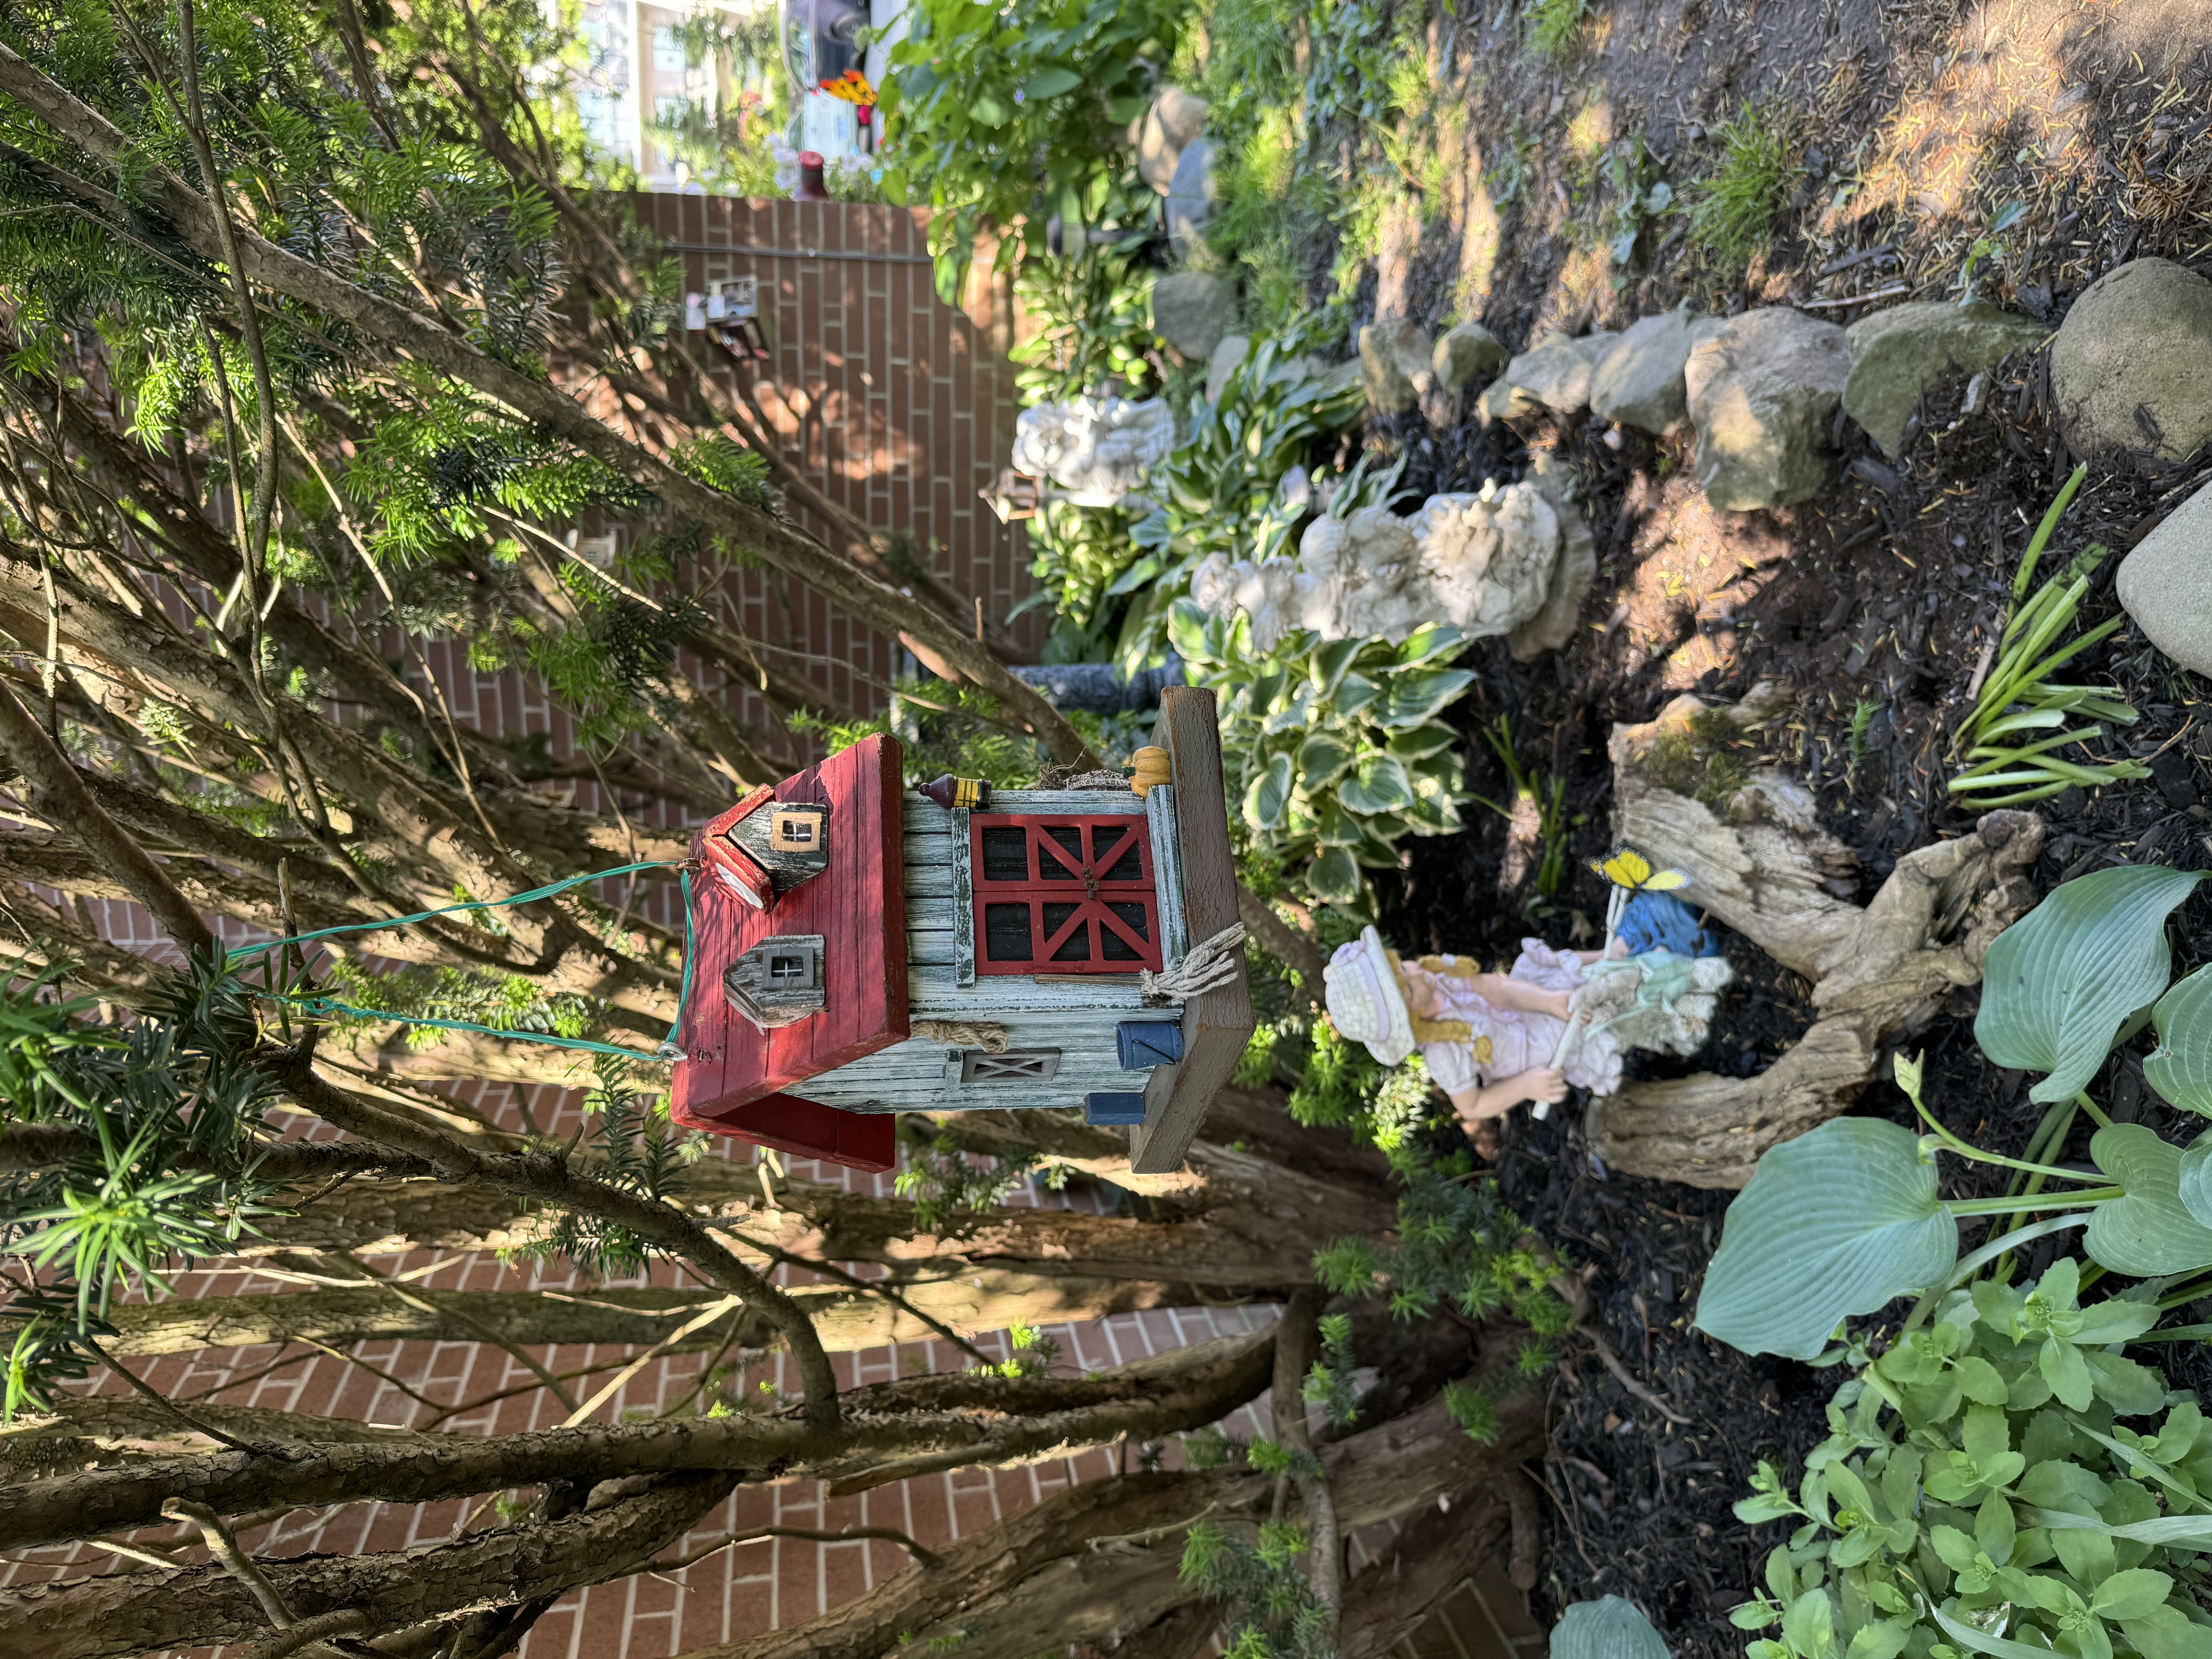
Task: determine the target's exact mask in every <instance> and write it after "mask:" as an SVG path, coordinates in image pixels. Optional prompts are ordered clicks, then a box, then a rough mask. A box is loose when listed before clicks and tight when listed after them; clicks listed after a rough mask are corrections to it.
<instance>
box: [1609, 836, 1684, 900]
mask: <svg viewBox="0 0 2212 1659" xmlns="http://www.w3.org/2000/svg"><path fill="white" fill-rule="evenodd" d="M1590 868H1591V869H1593V870H1595V871H1596V872H1598V874H1600V875H1601V876H1603V877H1604V878H1606V879H1607V881H1609V882H1611V883H1612V884H1613V885H1614V886H1615V887H1620V888H1626V890H1628V891H1630V892H1632V893H1668V892H1672V891H1673V890H1674V889H1675V888H1677V887H1680V886H1683V885H1685V884H1687V882H1688V881H1689V879H1690V878H1689V877H1687V876H1686V875H1684V874H1683V873H1682V872H1680V870H1655V869H1654V868H1652V866H1651V860H1650V859H1648V858H1646V857H1644V854H1641V853H1639V852H1638V851H1637V850H1636V849H1635V848H1633V847H1616V848H1613V851H1612V853H1611V854H1609V855H1607V857H1605V858H1601V859H1592V860H1590Z"/></svg>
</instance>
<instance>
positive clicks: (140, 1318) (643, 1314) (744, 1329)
mask: <svg viewBox="0 0 2212 1659" xmlns="http://www.w3.org/2000/svg"><path fill="white" fill-rule="evenodd" d="M892 1284H893V1288H895V1289H896V1291H897V1292H898V1295H899V1296H900V1297H902V1299H903V1300H904V1301H906V1302H907V1303H908V1304H912V1306H913V1307H915V1309H918V1310H920V1311H921V1313H924V1314H927V1315H928V1316H930V1317H931V1318H933V1319H935V1320H937V1321H939V1322H940V1323H942V1324H945V1325H949V1326H951V1328H953V1329H955V1330H957V1331H960V1332H963V1333H964V1334H977V1333H981V1332H988V1331H1002V1330H1005V1329H1006V1328H1008V1327H1009V1326H1012V1325H1015V1324H1024V1325H1030V1326H1042V1325H1053V1324H1058V1323H1060V1322H1064V1321H1069V1320H1090V1319H1104V1318H1107V1317H1109V1316H1112V1315H1114V1314H1118V1313H1134V1312H1139V1311H1141V1310H1145V1309H1148V1308H1187V1307H1189V1306H1191V1305H1192V1304H1194V1303H1196V1302H1197V1301H1199V1300H1200V1293H1199V1290H1198V1287H1197V1286H1196V1285H1190V1284H1176V1283H1172V1282H1170V1281H1166V1280H1161V1279H1094V1278H1077V1277H1073V1276H1069V1275H1066V1274H1052V1275H1044V1274H1038V1273H1012V1272H1008V1271H1006V1269H1004V1268H999V1267H987V1268H985V1269H983V1270H981V1272H977V1273H960V1274H959V1275H957V1276H956V1277H952V1278H946V1279H925V1280H921V1281H919V1282H914V1283H907V1282H902V1281H892ZM408 1293H409V1295H410V1297H414V1298H415V1299H416V1301H417V1302H422V1303H427V1304H429V1308H428V1310H427V1311H426V1310H424V1309H422V1308H420V1307H416V1306H414V1305H412V1304H410V1303H405V1302H402V1301H400V1300H399V1299H398V1297H395V1296H392V1294H391V1293H390V1292H389V1291H380V1290H377V1289H375V1288H374V1287H367V1288H363V1289H361V1290H352V1289H347V1290H313V1291H295V1292H293V1293H290V1294H288V1295H282V1296H231V1297H203V1298H200V1299H198V1300H197V1301H180V1300H179V1301H168V1302H156V1303H150V1304H147V1303H133V1304H126V1305H123V1306H119V1307H117V1308H115V1309H114V1310H112V1312H111V1314H110V1316H109V1322H110V1323H111V1324H112V1325H113V1326H114V1327H115V1328H116V1333H117V1334H116V1335H115V1336H114V1337H112V1338H111V1339H109V1340H107V1341H106V1344H105V1345H104V1346H106V1349H107V1351H108V1352H110V1353H112V1354H113V1355H115V1356H116V1357H117V1358H158V1357H160V1356H162V1355H166V1354H178V1353H192V1352H201V1351H204V1350H206V1349H210V1348H247V1347H257V1346H263V1345H264V1344H271V1343H286V1342H294V1341H301V1340H313V1341H315V1342H319V1343H321V1344H323V1345H325V1346H328V1347H333V1348H343V1347H346V1346H349V1345H350V1344H352V1343H356V1342H392V1341H406V1342H478V1341H483V1340H490V1339H493V1338H495V1339H497V1340H502V1341H507V1342H512V1343H513V1344H515V1345H517V1346H521V1347H531V1348H535V1347H545V1346H556V1345H571V1346H573V1345H576V1344H581V1343H603V1344H608V1345H612V1346H636V1347H647V1346H651V1345H653V1344H654V1343H657V1342H660V1341H663V1340H666V1339H667V1338H668V1337H670V1336H671V1335H672V1334H674V1333H675V1332H676V1331H677V1330H678V1328H681V1327H682V1326H683V1325H684V1324H685V1323H687V1322H689V1321H690V1320H691V1319H693V1318H696V1316H698V1315H699V1314H701V1313H702V1312H704V1311H705V1310H706V1309H708V1307H710V1306H712V1305H713V1304H714V1303H716V1302H719V1301H721V1300H723V1299H724V1298H723V1297H722V1296H721V1294H720V1292H717V1291H701V1290H696V1289H686V1290H606V1289H601V1290H586V1291H435V1290H425V1289H423V1288H422V1287H421V1286H410V1288H409V1292H408ZM788 1294H789V1296H790V1297H791V1299H792V1300H793V1302H795V1303H797V1304H799V1308H800V1309H801V1310H803V1311H804V1312H805V1315H806V1316H807V1317H808V1318H809V1319H811V1320H812V1321H813V1322H814V1328H815V1330H816V1332H817V1334H819V1335H820V1337H821V1339H822V1346H823V1348H824V1349H826V1350H828V1351H829V1352H831V1353H855V1352H862V1351H864V1350H866V1349H870V1348H880V1347H884V1346H888V1345H890V1344H892V1343H899V1342H928V1341H932V1340H941V1338H940V1336H939V1333H938V1332H937V1331H936V1330H935V1329H933V1328H932V1327H931V1326H930V1325H928V1324H927V1322H924V1321H923V1320H922V1319H921V1318H918V1317H917V1316H915V1314H913V1313H909V1312H908V1311H907V1310H905V1309H904V1308H902V1307H901V1306H899V1305H898V1304H897V1303H896V1302H893V1301H891V1300H890V1299H889V1298H888V1297H884V1295H882V1294H881V1293H880V1292H877V1291H866V1290H858V1289H854V1287H853V1286H851V1285H831V1284H823V1285H801V1286H799V1287H798V1288H796V1289H794V1290H793V1291H789V1292H788ZM777 1340H778V1334H777V1331H776V1328H775V1326H774V1325H773V1324H771V1323H769V1321H768V1319H767V1318H766V1317H765V1316H763V1315H761V1314H759V1313H758V1312H757V1311H755V1310H751V1309H744V1310H740V1311H739V1314H738V1319H737V1321H736V1323H735V1328H734V1330H733V1329H732V1325H731V1322H728V1321H726V1320H725V1321H720V1322H716V1323H715V1324H714V1325H711V1326H709V1327H708V1328H707V1329H706V1330H704V1331H702V1333H700V1334H698V1335H697V1336H696V1337H693V1338H691V1339H690V1340H688V1341H686V1342H685V1343H684V1346H682V1347H681V1348H677V1349H671V1350H670V1352H686V1353H688V1352H697V1351H700V1350H702V1349H712V1348H718V1347H720V1346H722V1344H723V1343H724V1342H725V1341H728V1342H729V1343H730V1345H731V1346H732V1348H733V1349H737V1348H752V1349H763V1348H767V1347H770V1346H774V1345H775V1342H776V1341H777Z"/></svg>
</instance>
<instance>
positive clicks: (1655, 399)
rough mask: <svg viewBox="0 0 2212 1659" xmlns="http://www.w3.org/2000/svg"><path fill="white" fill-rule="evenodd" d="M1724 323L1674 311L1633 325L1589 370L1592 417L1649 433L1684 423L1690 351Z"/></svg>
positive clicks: (1688, 405) (1711, 318)
mask: <svg viewBox="0 0 2212 1659" xmlns="http://www.w3.org/2000/svg"><path fill="white" fill-rule="evenodd" d="M1722 320H1723V319H1720V318H1718V317H1693V316H1692V315H1691V314H1690V313H1688V312H1686V311H1669V312H1665V313H1662V314H1661V315H1659V316H1656V317H1645V318H1644V319H1641V320H1639V321H1637V322H1634V323H1632V324H1630V325H1629V326H1628V329H1627V331H1626V332H1625V333H1623V334H1621V335H1620V337H1617V338H1616V339H1615V340H1614V341H1613V343H1612V344H1611V345H1609V346H1607V348H1606V349H1605V352H1604V354H1603V355H1602V356H1600V357H1599V358H1598V360H1597V362H1596V364H1595V367H1594V368H1592V369H1591V370H1590V388H1589V406H1590V413H1591V414H1592V415H1595V416H1597V417H1598V418H1599V419H1600V420H1606V421H1617V422H1620V424H1621V425H1623V426H1632V427H1635V428H1638V429H1639V430H1641V431H1644V432H1651V433H1663V432H1668V431H1671V430H1672V429H1673V428H1675V427H1677V426H1679V425H1680V424H1681V423H1682V422H1683V421H1685V420H1686V419H1687V418H1688V416H1689V412H1690V394H1689V391H1688V388H1687V387H1686V386H1684V385H1683V382H1682V367H1683V365H1684V364H1686V362H1689V361H1690V348H1691V347H1692V346H1693V345H1695V344H1696V343H1698V342H1699V341H1700V340H1703V339H1708V338H1710V337H1711V336H1712V335H1713V334H1714V333H1715V332H1716V331H1718V330H1719V328H1720V326H1721V323H1722Z"/></svg>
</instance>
